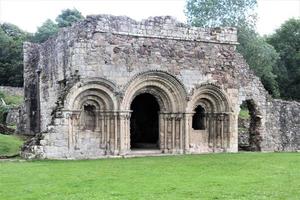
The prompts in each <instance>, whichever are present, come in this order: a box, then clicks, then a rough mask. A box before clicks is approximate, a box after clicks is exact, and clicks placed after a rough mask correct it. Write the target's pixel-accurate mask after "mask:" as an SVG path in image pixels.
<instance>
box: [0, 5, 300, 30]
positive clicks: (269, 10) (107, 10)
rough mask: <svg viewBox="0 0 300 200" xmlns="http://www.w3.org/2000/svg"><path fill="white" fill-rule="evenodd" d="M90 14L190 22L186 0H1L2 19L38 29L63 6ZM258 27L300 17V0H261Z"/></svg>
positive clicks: (24, 27)
mask: <svg viewBox="0 0 300 200" xmlns="http://www.w3.org/2000/svg"><path fill="white" fill-rule="evenodd" d="M66 8H76V9H78V10H79V11H80V12H81V13H82V14H83V15H84V16H86V15H90V14H112V15H126V16H129V17H131V18H133V19H135V20H141V19H146V18H148V17H149V16H160V15H171V16H174V17H176V18H177V19H178V20H179V21H182V22H186V17H185V14H184V9H185V0H0V22H10V23H13V24H15V25H17V26H19V27H20V28H21V29H23V30H25V31H28V32H35V31H36V29H37V27H38V26H41V24H42V23H43V22H44V21H45V20H46V19H48V18H50V19H52V20H55V18H56V16H57V15H59V14H60V13H61V11H62V10H63V9H66ZM257 12H258V22H257V31H258V32H259V33H260V34H261V35H265V34H271V33H273V32H274V30H275V29H277V28H279V27H280V25H281V24H282V23H283V22H284V21H286V20H287V19H289V18H292V17H296V18H297V17H298V18H300V0H258V8H257Z"/></svg>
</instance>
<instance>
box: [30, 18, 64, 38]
mask: <svg viewBox="0 0 300 200" xmlns="http://www.w3.org/2000/svg"><path fill="white" fill-rule="evenodd" d="M57 32H58V26H57V24H55V23H54V22H53V21H52V20H51V19H47V20H46V21H45V22H44V23H43V24H42V26H40V27H38V29H37V32H36V33H35V35H34V38H33V41H34V42H44V41H46V40H47V39H48V38H49V37H50V36H52V35H55V34H56V33H57Z"/></svg>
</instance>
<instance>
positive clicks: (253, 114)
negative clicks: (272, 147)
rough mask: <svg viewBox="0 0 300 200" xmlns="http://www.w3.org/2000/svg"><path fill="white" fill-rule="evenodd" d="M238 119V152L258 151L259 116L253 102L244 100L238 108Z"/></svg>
mask: <svg viewBox="0 0 300 200" xmlns="http://www.w3.org/2000/svg"><path fill="white" fill-rule="evenodd" d="M240 108H241V110H240V113H239V118H238V134H239V135H238V136H239V137H238V138H239V139H238V147H239V151H260V150H261V148H260V143H261V135H260V127H261V116H260V114H259V112H258V110H257V108H256V105H255V103H254V101H253V100H246V101H243V103H242V104H241V106H240Z"/></svg>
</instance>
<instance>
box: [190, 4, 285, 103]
mask: <svg viewBox="0 0 300 200" xmlns="http://www.w3.org/2000/svg"><path fill="white" fill-rule="evenodd" d="M256 5H257V1H256V0H187V6H186V15H187V17H188V21H189V22H190V23H191V24H192V25H195V26H202V27H214V26H233V27H237V28H238V42H239V43H240V45H239V46H238V48H237V49H238V51H239V52H240V53H241V54H242V55H243V56H244V58H245V60H246V61H247V63H248V64H249V66H250V68H252V69H253V70H254V72H255V73H256V75H257V76H259V77H260V78H261V80H262V83H263V85H264V87H265V88H266V89H267V90H268V91H269V93H271V94H272V95H273V96H274V97H279V90H278V84H277V81H276V76H275V75H274V73H273V67H274V65H275V63H276V60H277V59H278V54H277V52H276V50H275V49H274V48H273V47H272V46H271V45H269V44H268V43H266V41H265V40H264V39H263V38H261V37H260V36H259V35H258V34H257V33H256V32H255V29H254V28H255V22H256V13H255V8H256Z"/></svg>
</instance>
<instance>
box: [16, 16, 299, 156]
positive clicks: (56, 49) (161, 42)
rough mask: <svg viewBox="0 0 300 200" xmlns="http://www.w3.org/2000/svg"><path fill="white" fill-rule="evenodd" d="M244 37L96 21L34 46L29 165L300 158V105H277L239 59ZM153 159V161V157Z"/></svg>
mask: <svg viewBox="0 0 300 200" xmlns="http://www.w3.org/2000/svg"><path fill="white" fill-rule="evenodd" d="M237 45H238V43H237V30H236V29H235V28H196V27H191V26H189V25H186V24H183V23H180V22H177V21H176V20H175V19H174V18H172V17H169V16H166V17H152V18H148V19H146V20H143V21H141V22H137V21H134V20H132V19H130V18H128V17H117V16H110V15H97V16H94V15H93V16H88V17H87V18H86V19H85V20H84V21H82V22H79V23H77V24H74V25H73V26H72V27H69V28H63V29H61V30H60V32H59V33H58V35H57V36H55V37H52V38H50V39H49V40H47V41H46V42H44V43H42V44H34V43H25V44H24V81H25V89H24V90H25V110H24V113H23V114H22V119H20V121H22V122H23V126H22V127H19V129H21V130H23V131H24V132H25V133H26V134H27V135H31V136H34V137H33V138H32V139H31V140H29V141H28V142H27V143H26V144H25V145H24V147H23V152H22V155H23V156H24V157H27V158H70V159H78V158H99V157H106V156H107V157H109V156H126V155H134V154H135V153H136V154H138V153H140V152H143V153H145V154H146V153H147V152H152V153H153V152H157V153H161V154H189V153H210V152H237V151H238V114H239V111H240V105H241V104H242V103H243V102H246V103H247V105H248V108H249V110H250V115H251V122H250V128H249V131H250V136H249V137H250V138H249V145H250V150H252V151H298V150H300V133H299V131H300V117H299V113H300V103H297V102H288V101H282V100H274V99H272V98H271V97H270V95H269V94H268V93H267V91H266V90H265V89H264V87H263V85H262V83H261V81H260V80H259V78H258V77H256V76H255V75H254V73H253V71H251V70H250V69H249V67H248V65H247V64H246V63H245V60H244V59H243V57H242V56H241V55H240V54H239V53H238V52H237V51H236V46H237ZM147 150H149V151H147Z"/></svg>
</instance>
